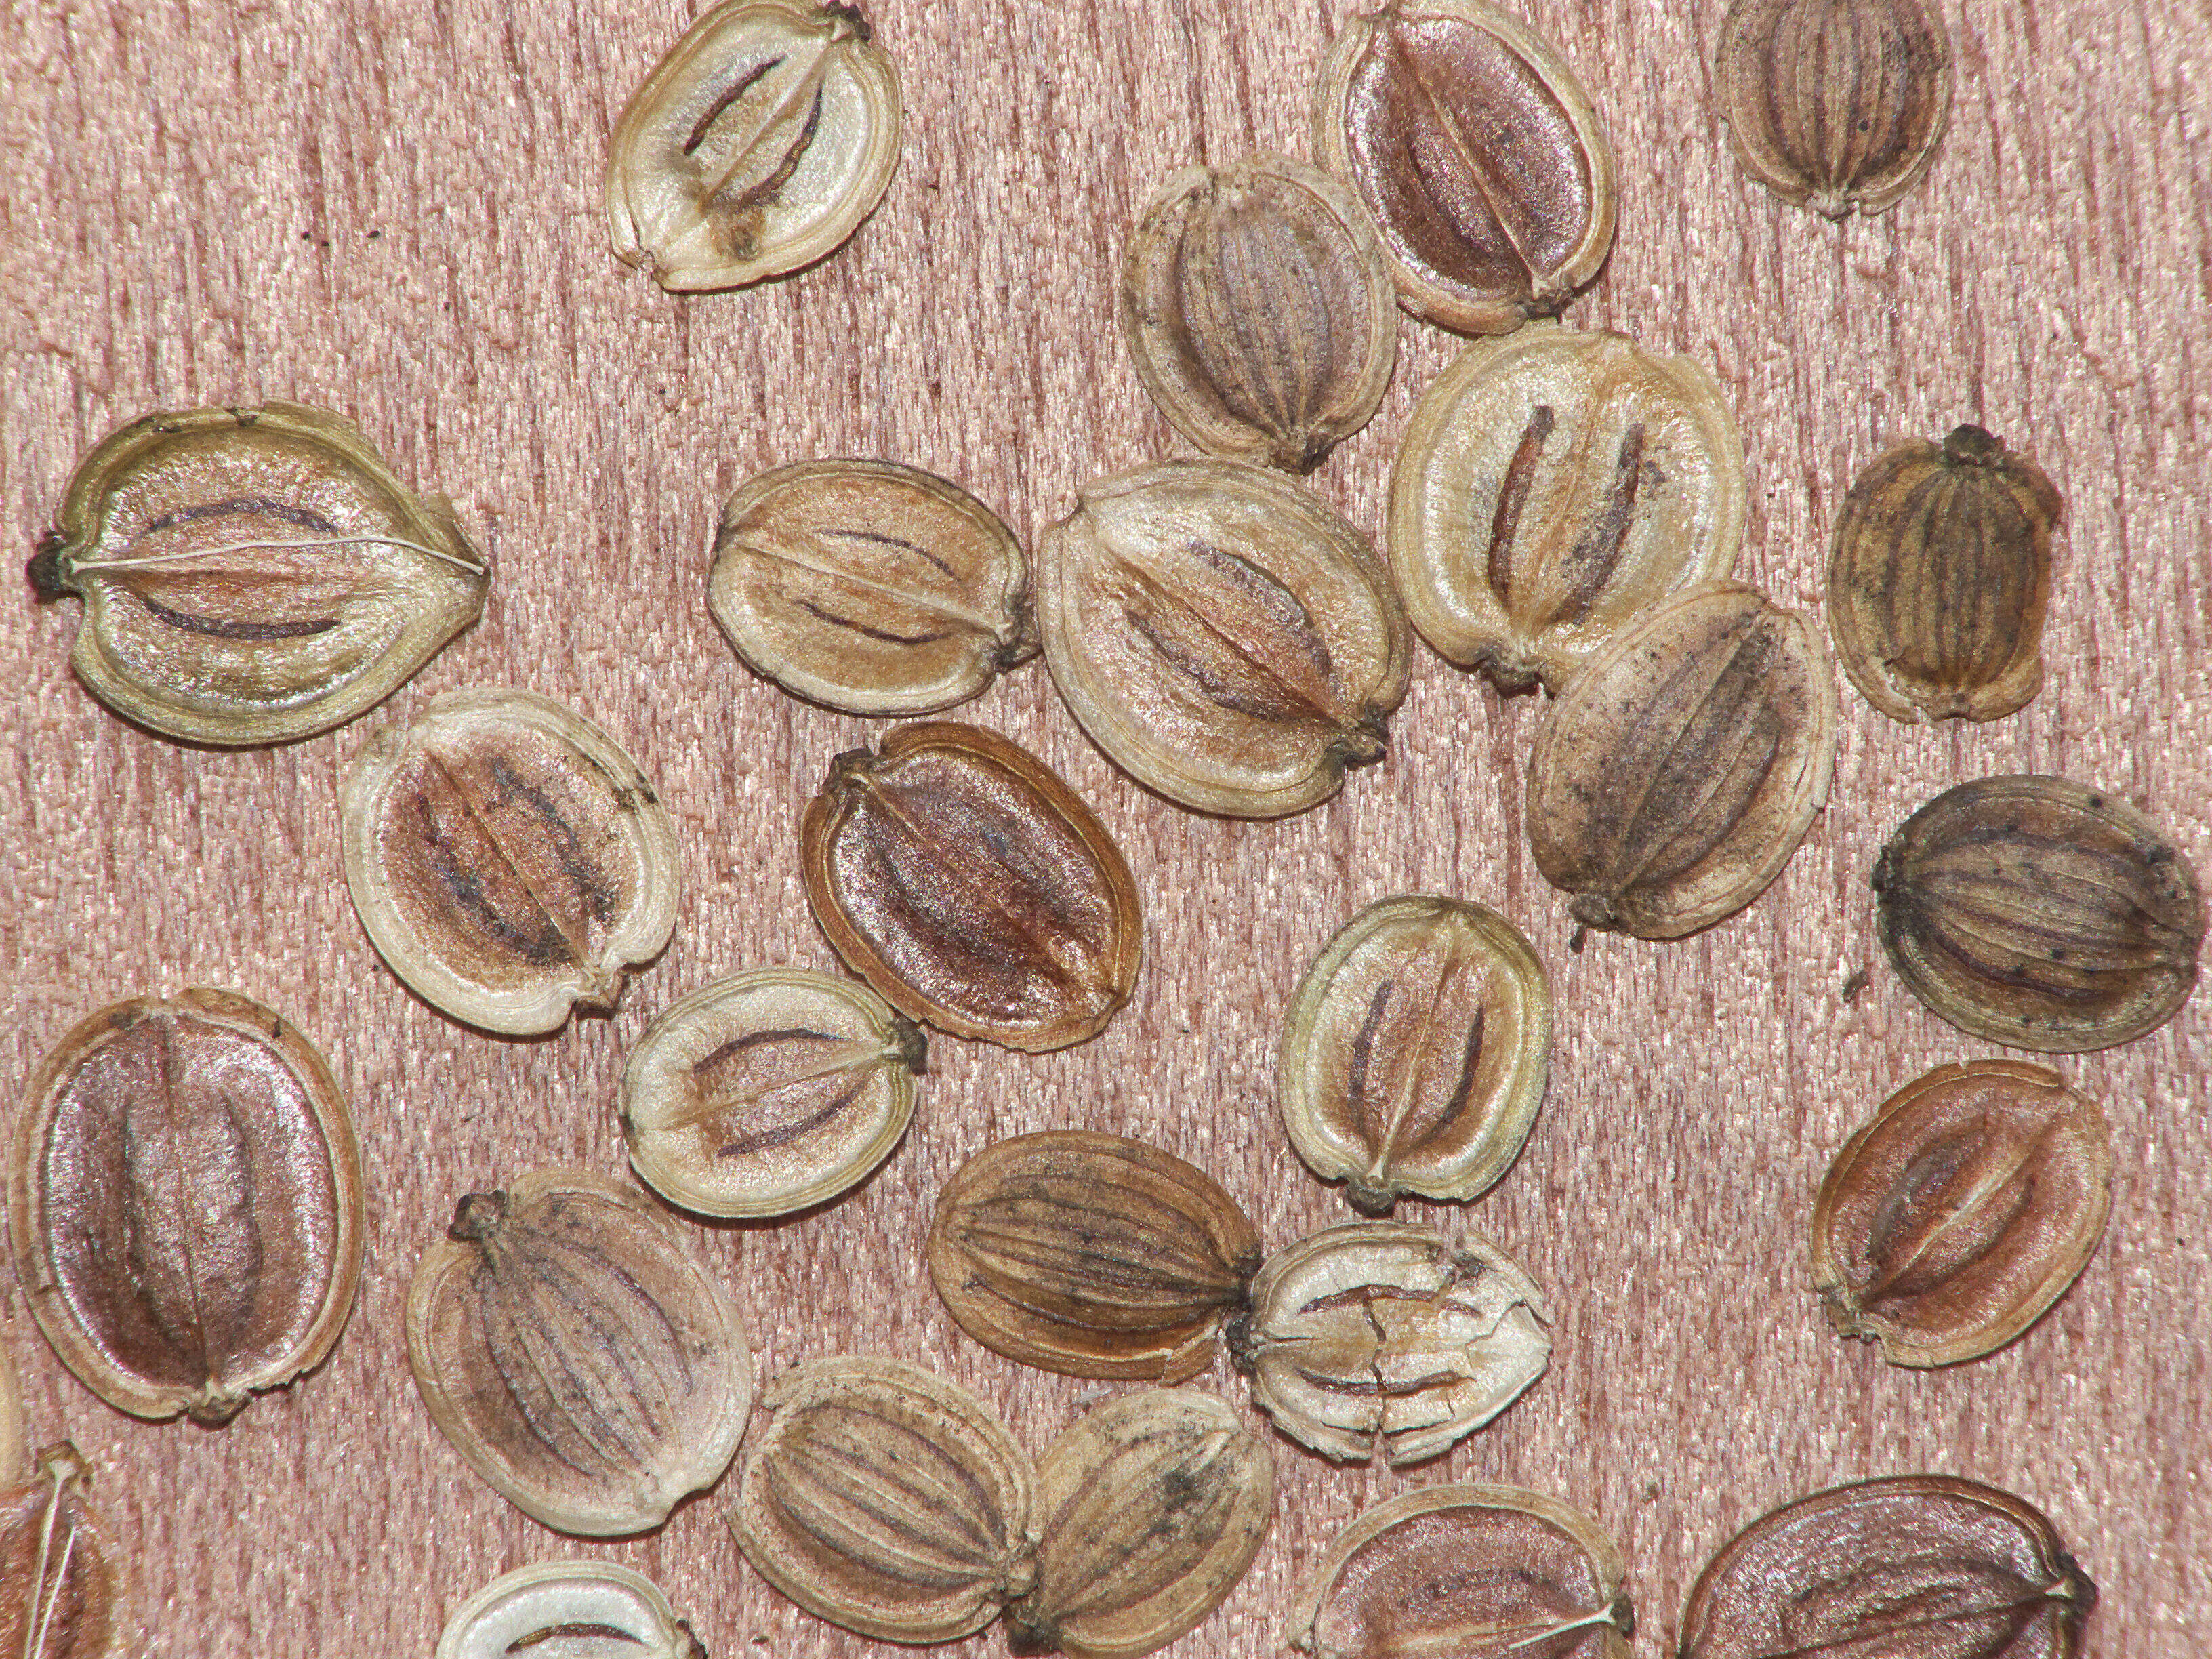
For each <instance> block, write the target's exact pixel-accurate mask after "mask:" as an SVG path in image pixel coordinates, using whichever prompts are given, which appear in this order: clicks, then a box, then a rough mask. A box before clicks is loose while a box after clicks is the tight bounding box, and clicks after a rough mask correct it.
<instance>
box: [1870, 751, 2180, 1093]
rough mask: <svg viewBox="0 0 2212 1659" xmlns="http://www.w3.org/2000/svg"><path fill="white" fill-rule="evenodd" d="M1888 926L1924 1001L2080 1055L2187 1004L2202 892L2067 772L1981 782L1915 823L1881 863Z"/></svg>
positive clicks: (2158, 844) (2113, 801)
mask: <svg viewBox="0 0 2212 1659" xmlns="http://www.w3.org/2000/svg"><path fill="white" fill-rule="evenodd" d="M1874 884H1875V891H1876V893H1877V894H1878V895H1879V897H1877V898H1876V900H1875V931H1876V932H1877V933H1880V934H1881V945H1882V949H1883V950H1884V951H1886V952H1887V954H1888V957H1889V962H1890V966H1892V967H1893V968H1894V969H1897V974H1898V977H1899V978H1900V979H1902V980H1903V981H1905V985H1906V987H1907V988H1909V989H1910V990H1911V993H1912V994H1913V995H1915V996H1917V997H1918V998H1919V999H1920V1000H1921V1001H1922V1002H1923V1003H1925V1004H1926V1005H1927V1006H1928V1007H1929V1011H1930V1012H1933V1013H1935V1014H1936V1016H1937V1017H1938V1018H1942V1019H1947V1020H1948V1021H1950V1023H1951V1024H1954V1025H1955V1026H1957V1027H1959V1029H1960V1030H1964V1031H1971V1032H1972V1033H1973V1034H1974V1035H1975V1036H1982V1037H1988V1038H1990V1040H1991V1041H1992V1042H2009V1043H2011V1044H2012V1045H2013V1046H2014V1047H2015V1048H2038V1049H2041V1050H2043V1051H2045V1052H2046V1053H2051V1054H2080V1053H2083V1052H2086V1051H2087V1050H2089V1049H2092V1048H2111V1047H2112V1045H2113V1044H2114V1043H2118V1042H2132V1041H2133V1040H2134V1039H2135V1038H2136V1037H2139V1036H2143V1035H2145V1034H2146V1033H2148V1032H2150V1031H2154V1030H2157V1029H2158V1028H2159V1027H2160V1026H2161V1025H2163V1024H2166V1021H2167V1020H2169V1019H2171V1018H2173V1016H2174V1014H2175V1013H2176V1012H2178V1011H2179V1009H2180V1007H2181V1005H2182V1004H2183V1003H2185V1002H2186V1001H2187V1000H2189V993H2190V991H2191V989H2192V988H2193V987H2195V986H2196V983H2197V950H2198V948H2199V947H2200V946H2201V945H2203V940H2204V896H2203V890H2202V889H2201V888H2200V887H2199V886H2198V885H2197V872H2195V871H2194V870H2192V869H2191V868H2190V867H2189V860H2186V859H2185V858H2184V857H2182V855H2181V854H2180V851H2179V849H2178V848H2175V846H2174V845H2173V843H2172V842H2170V841H2168V840H2167V839H2166V837H2165V836H2162V835H2160V833H2159V831H2158V829H2157V826H2155V825H2154V824H2153V823H2151V821H2150V820H2149V819H2148V818H2147V817H2144V816H2143V815H2142V813H2141V812H2138V811H2136V809H2135V808H2134V807H2132V806H2130V805H2128V803H2127V802H2125V801H2124V800H2120V799H2117V798H2115V797H2113V796H2112V795H2108V794H2106V793H2104V792H2103V791H2102V790H2098V789H2086V788H2084V787H2082V786H2081V785H2080V784H2078V783H2069V782H2068V781H2066V780H2065V779H2064V778H2053V777H2040V776H2033V775H2030V776H2020V777H2003V778H1984V779H1981V780H1979V781H1976V782H1972V783H1962V784H1960V785H1959V786H1957V787H1955V788H1951V789H1947V790H1945V791H1944V792H1943V793H1942V794H1940V795H1938V796H1936V799H1934V800H1931V801H1929V803H1928V804H1927V805H1925V806H1923V807H1922V808H1921V809H1920V810H1919V811H1917V812H1915V813H1914V814H1913V815H1912V816H1911V817H1909V818H1907V819H1906V820H1905V826H1904V828H1902V829H1899V831H1898V832H1897V833H1896V835H1894V836H1891V837H1890V840H1889V844H1888V845H1887V846H1886V847H1884V848H1882V849H1881V857H1880V859H1878V860H1876V861H1875V869H1874Z"/></svg>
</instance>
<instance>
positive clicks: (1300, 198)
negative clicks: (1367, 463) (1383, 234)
mask: <svg viewBox="0 0 2212 1659" xmlns="http://www.w3.org/2000/svg"><path fill="white" fill-rule="evenodd" d="M1121 337H1122V338H1123V339H1125V340H1127V342H1128V345H1129V356H1130V357H1131V359H1132V360H1133V362H1135V364H1136V367H1137V378H1138V379H1139V380H1142V381H1143V382H1144V383H1145V390H1146V392H1150V393H1151V394H1152V401H1153V402H1154V403H1156V404H1158V405H1159V408H1160V413H1162V414H1163V415H1164V416H1167V417H1168V419H1169V420H1170V422H1173V424H1174V426H1175V428H1176V431H1178V432H1180V433H1182V435H1183V436H1184V437H1186V438H1188V439H1189V440H1190V441H1191V442H1193V443H1194V444H1196V445H1197V446H1198V447H1200V449H1202V450H1204V451H1206V453H1207V454H1209V455H1219V456H1223V457H1225V458H1227V459H1230V460H1236V461H1250V462H1254V463H1255V464H1260V465H1269V466H1279V467H1280V468H1282V469H1283V470H1284V471H1286V472H1310V471H1313V470H1314V468H1315V467H1316V466H1318V465H1320V464H1321V461H1322V457H1323V456H1325V455H1327V454H1328V452H1329V451H1330V450H1332V449H1334V447H1336V446H1337V444H1338V443H1340V441H1343V440H1344V439H1346V438H1348V437H1350V436H1351V435H1352V434H1353V433H1355V432H1357V431H1358V430H1359V428H1361V427H1363V426H1365V425H1366V424H1367V422H1368V421H1369V420H1370V418H1371V417H1372V416H1374V413H1375V410H1376V408H1377V407H1378V406H1379V405H1380V404H1381V403H1382V401H1383V389H1384V388H1385V387H1386V386H1389V384H1390V371H1391V369H1392V368H1394V367H1395V365H1396V363H1397V361H1398V307H1397V295H1396V292H1395V289H1393V288H1392V286H1391V282H1390V266H1389V262H1388V261H1386V260H1385V259H1384V258H1383V249H1382V247H1381V246H1380V245H1379V244H1378V243H1377V242H1376V240H1375V226H1374V222H1373V221H1372V220H1370V218H1369V217H1368V216H1367V210H1366V209H1364V208H1363V207H1361V206H1360V205H1359V204H1358V202H1356V201H1354V200H1353V199H1352V197H1351V196H1350V195H1349V194H1347V193H1346V191H1345V188H1344V186H1343V185H1340V184H1339V183H1338V182H1337V181H1336V180H1335V179H1332V178H1330V177H1329V176H1328V174H1327V173H1322V172H1321V171H1320V170H1319V169H1318V168H1315V167H1308V166H1307V165H1306V164H1305V163H1304V162H1303V161H1291V159H1290V158H1288V157H1287V156H1282V155H1257V156H1252V157H1249V158H1248V159H1246V160H1244V161H1236V162H1232V163H1231V165H1229V166H1228V167H1218V168H1217V167H1185V168H1184V169H1183V170H1182V172H1180V173H1176V174H1175V175H1174V176H1173V177H1172V178H1170V179H1169V180H1168V181H1167V182H1166V183H1165V184H1164V185H1161V186H1160V187H1159V189H1158V190H1157V191H1154V192H1153V194H1152V201H1151V202H1150V203H1149V204H1147V205H1146V209H1145V213H1144V216H1143V217H1142V218H1141V219H1139V221H1138V222H1137V229H1136V234H1134V235H1133V236H1132V237H1130V239H1129V246H1128V249H1127V252H1125V253H1124V254H1123V255H1122V256H1121Z"/></svg>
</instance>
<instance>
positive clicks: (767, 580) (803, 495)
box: [707, 461, 1036, 714]
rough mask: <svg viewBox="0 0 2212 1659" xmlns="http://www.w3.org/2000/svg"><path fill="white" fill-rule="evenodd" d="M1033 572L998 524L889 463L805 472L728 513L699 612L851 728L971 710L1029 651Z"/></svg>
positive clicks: (774, 481)
mask: <svg viewBox="0 0 2212 1659" xmlns="http://www.w3.org/2000/svg"><path fill="white" fill-rule="evenodd" d="M1029 584H1030V573H1029V563H1028V562H1027V561H1026V560H1024V558H1023V557H1022V550H1021V544H1019V543H1018V542H1017V541H1016V540H1015V539H1014V537H1013V532H1012V531H1010V530H1008V529H1007V528H1006V526H1005V525H1004V524H1002V523H1000V520H999V516H998V514H997V513H994V512H992V511H991V509H990V508H989V507H986V506H984V505H983V503H982V502H981V501H977V500H976V499H975V497H974V496H973V495H969V493H968V492H967V491H966V490H964V489H960V488H959V487H958V486H957V485H956V484H951V483H946V482H945V480H944V479H942V478H939V477H932V476H931V475H930V474H928V473H927V472H922V471H917V470H916V469H915V468H913V467H910V466H899V465H895V464H893V463H892V462H890V461H801V462H799V464H798V465H795V466H782V467H778V468H776V470H775V471H773V472H763V473H762V474H761V475H760V477H757V478H755V479H753V480H752V481H751V482H750V483H746V484H744V486H742V487H741V488H740V489H738V492H737V493H736V494H735V495H732V496H731V497H730V499H729V501H728V503H727V504H726V506H725V507H723V508H722V523H721V527H720V530H719V531H717V532H716V533H715V536H714V570H713V573H712V574H710V575H709V576H708V579H707V599H708V605H710V606H711V607H712V608H713V610H714V620H715V621H716V622H718V623H720V624H721V625H722V631H723V633H725V634H726V635H728V636H729V641H730V643H731V644H732V646H733V647H736V649H737V653H738V655H739V656H740V657H743V658H744V659H745V661H746V663H747V664H748V665H750V666H751V667H752V668H753V669H755V670H756V671H758V672H760V673H763V674H765V675H767V676H768V678H770V679H772V680H774V681H775V683H776V684H778V685H781V687H783V689H784V690H787V691H789V692H791V693H792V694H793V696H801V697H805V698H809V699H811V701H813V702H819V703H823V704H825V705H827V706H828V707H829V708H842V709H843V710H844V711H845V712H846V713H848V714H930V713H933V712H934V711H935V710H937V709H939V708H951V706H952V705H953V704H954V703H957V702H966V701H967V700H968V699H969V698H970V697H972V696H975V695H976V694H977V693H978V692H980V691H981V690H983V689H984V688H985V687H987V686H988V685H989V684H990V683H991V681H992V679H993V678H994V676H996V675H997V674H999V673H1000V672H1001V671H1004V670H1006V669H1008V668H1012V666H1013V665H1015V664H1016V663H1018V662H1023V661H1026V660H1027V659H1029V658H1030V657H1032V656H1034V655H1036V632H1035V629H1034V626H1033V624H1032V623H1031V621H1030V607H1029Z"/></svg>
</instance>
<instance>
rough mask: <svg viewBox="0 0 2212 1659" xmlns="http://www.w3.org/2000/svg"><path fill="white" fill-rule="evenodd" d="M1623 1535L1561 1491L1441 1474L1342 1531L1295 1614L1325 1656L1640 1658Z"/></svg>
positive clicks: (1297, 1641) (1318, 1658)
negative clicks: (1616, 1539)
mask: <svg viewBox="0 0 2212 1659" xmlns="http://www.w3.org/2000/svg"><path fill="white" fill-rule="evenodd" d="M1625 1577H1626V1564H1625V1563H1624V1562H1623V1561H1622V1559H1621V1555H1620V1548H1619V1547H1617V1546H1616V1545H1615V1544H1614V1543H1613V1541H1612V1540H1611V1539H1610V1538H1608V1537H1607V1536H1606V1535H1605V1534H1604V1533H1603V1532H1601V1531H1600V1530H1599V1528H1598V1526H1597V1523H1596V1522H1593V1521H1592V1520H1591V1519H1590V1518H1589V1516H1586V1515H1583V1513H1582V1512H1581V1511H1580V1510H1573V1509H1570V1508H1569V1507H1568V1506H1567V1505H1566V1504H1562V1503H1560V1502H1559V1500H1558V1499H1557V1498H1547V1497H1546V1496H1544V1494H1543V1493H1541V1492H1528V1491H1526V1490H1524V1489H1522V1488H1521V1487H1518V1486H1472V1485H1469V1486H1430V1487H1426V1488H1424V1489H1423V1490H1421V1491H1419V1492H1404V1493H1401V1495H1400V1496H1398V1497H1396V1498H1392V1499H1390V1500H1389V1502H1388V1503H1385V1504H1376V1506H1375V1507H1374V1508H1373V1509H1371V1510H1367V1511H1366V1512H1365V1513H1364V1514H1363V1515H1361V1516H1359V1517H1358V1519H1357V1520H1355V1521H1354V1522H1352V1524H1351V1525H1350V1526H1348V1527H1346V1528H1345V1529H1344V1530H1343V1531H1342V1532H1340V1533H1339V1534H1337V1536H1336V1540H1335V1541H1334V1543H1332V1544H1331V1545H1330V1546H1329V1547H1328V1553H1326V1554H1325V1555H1323V1556H1322V1559H1321V1562H1320V1565H1317V1566H1316V1568H1315V1569H1314V1571H1313V1573H1312V1576H1311V1577H1310V1578H1308V1580H1307V1581H1306V1585H1305V1588H1304V1589H1303V1590H1301V1591H1300V1592H1299V1595H1298V1598H1297V1601H1296V1602H1295V1603H1294V1604H1293V1607H1292V1609H1291V1616H1290V1621H1289V1622H1290V1628H1289V1630H1288V1631H1287V1632H1285V1638H1286V1640H1287V1641H1288V1642H1289V1644H1290V1645H1291V1646H1292V1647H1296V1648H1299V1649H1302V1650H1304V1651H1305V1652H1307V1653H1309V1654H1311V1655H1312V1656H1313V1659H1401V1656H1405V1655H1411V1654H1439V1655H1441V1654H1447V1653H1448V1654H1450V1655H1451V1656H1453V1659H1522V1656H1526V1655H1529V1654H1541V1655H1543V1656H1544V1659H1628V1654H1629V1644H1628V1638H1629V1637H1630V1636H1631V1635H1632V1634H1633V1633H1634V1632H1635V1629H1636V1612H1635V1608H1634V1607H1632V1605H1631V1603H1630V1601H1629V1599H1628V1597H1627V1595H1626V1594H1625V1593H1624V1592H1623V1591H1622V1589H1621V1583H1622V1580H1623V1579H1624V1578H1625Z"/></svg>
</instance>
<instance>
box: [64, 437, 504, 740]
mask: <svg viewBox="0 0 2212 1659" xmlns="http://www.w3.org/2000/svg"><path fill="white" fill-rule="evenodd" d="M60 520H61V522H60V527H59V528H58V530H57V531H56V532H54V533H53V534H52V536H51V537H49V538H47V540H46V544H45V545H44V546H43V547H42V548H41V549H40V552H39V555H38V556H37V557H36V558H34V559H33V560H32V562H31V580H32V583H33V586H35V587H36V588H37V589H38V591H39V592H40V595H41V596H42V597H44V598H46V599H58V598H59V597H60V596H61V595H62V594H64V593H74V594H76V595H77V597H79V598H80V599H82V600H83V601H84V614H83V617H82V620H81V621H80V623H79V624H78V628H77V636H76V649H75V651H74V653H72V654H71V657H70V665H71V666H73V667H74V668H75V669H76V673H77V677H78V678H80V679H82V681H83V682H84V683H85V684H86V685H87V686H88V687H89V688H90V689H91V691H92V694H93V695H94V696H96V697H98V698H99V699H100V701H101V702H104V703H106V705H107V706H108V707H109V708H112V709H114V710H115V712H116V713H118V714H121V715H123V716H124V717H125V719H127V720H136V721H137V722H138V723H139V724H140V725H142V726H148V727H150V728H151V729H152V730H154V731H156V732H161V734H162V735H163V736H164V737H170V738H185V739H188V740H190V741H191V742H194V743H212V744H229V745H236V744H264V743H290V742H292V741H294V740H295V739H296V738H306V737H312V736H313V735H314V734H315V733H316V732H326V731H328V730H329V729H330V728H331V727H332V726H343V724H344V723H345V722H346V721H348V720H352V719H354V718H355V717H356V715H358V714H362V713H363V712H364V711H366V710H368V709H369V708H373V707H374V706H375V705H376V704H377V703H379V702H382V701H383V700H384V699H385V698H386V697H387V696H391V695H392V692H393V691H395V690H398V688H399V686H400V685H401V684H402V683H404V681H405V680H407V679H408V678H410V676H412V675H413V674H414V672H415V671H416V670H417V669H419V668H420V667H422V665H423V664H424V663H426V662H428V660H429V659H431V658H432V657H433V656H435V654H436V653H437V652H438V650H439V647H441V646H443V645H444V644H445V643H446V641H448V640H450V639H452V638H453V635H456V634H458V633H459V632H460V631H461V629H464V628H466V627H467V626H468V625H469V624H470V623H472V622H474V621H475V620H476V619H477V613H478V612H479V611H482V610H483V597H484V587H485V585H486V583H487V582H488V581H489V574H488V573H487V571H486V569H485V567H484V562H483V556H481V555H480V554H478V553H477V550H476V549H475V548H473V547H471V545H470V544H469V541H468V538H466V537H465V536H464V535H463V534H462V533H461V529H460V526H459V525H458V524H457V523H456V522H455V521H454V519H453V504H452V503H451V502H449V501H447V500H446V498H445V497H444V496H442V495H421V496H418V495H413V494H411V493H410V492H409V491H408V489H406V488H405V487H404V485H402V484H401V483H400V482H399V481H398V478H396V477H393V476H392V471H391V469H390V468H388V467H386V465H385V464H384V459H383V457H381V456H380V455H379V454H378V453H376V451H375V450H374V449H373V448H371V447H369V444H368V440H367V439H365V438H363V437H362V435H361V430H360V428H357V427H356V426H355V425H354V424H353V422H350V421H348V420H344V419H342V418H341V417H339V416H336V415H331V414H327V413H325V411H323V410H319V409H309V408H307V407H306V406H305V405H304V404H288V403H272V404H267V405H265V406H264V407H263V408H260V409H197V410H190V411H188V412H185V413H181V414H160V415H148V416H143V417H142V418H141V419H138V420H136V421H133V422H131V423H130V424H129V425H128V426H125V427H121V428H118V429H117V430H116V431H114V432H113V433H112V434H110V435H108V437H107V438H106V440H105V441H102V442H101V444H100V447H98V448H97V449H95V450H94V451H93V452H92V453H91V454H90V455H88V456H87V457H86V458H85V459H84V461H83V462H82V465H79V466H78V468H77V470H76V476H75V477H72V478H71V479H70V487H69V494H68V495H67V496H66V498H65V499H64V501H63V504H62V510H61V514H60Z"/></svg>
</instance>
